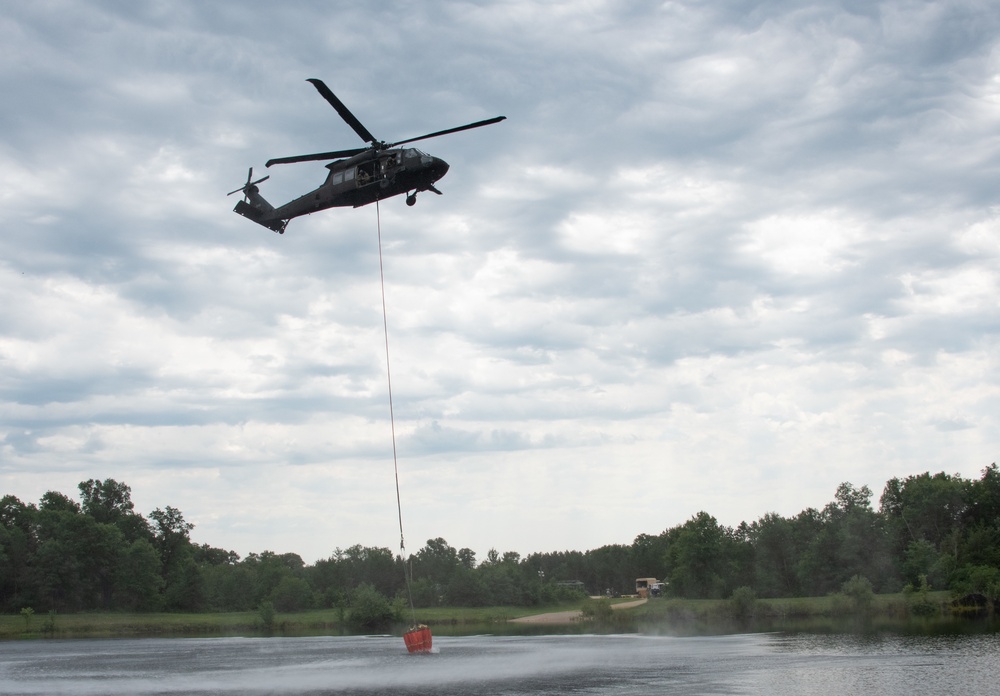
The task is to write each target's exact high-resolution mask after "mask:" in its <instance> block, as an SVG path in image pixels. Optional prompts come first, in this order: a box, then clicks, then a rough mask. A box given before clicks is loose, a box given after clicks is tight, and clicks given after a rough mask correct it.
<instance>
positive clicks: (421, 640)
mask: <svg viewBox="0 0 1000 696" xmlns="http://www.w3.org/2000/svg"><path fill="white" fill-rule="evenodd" d="M403 640H404V641H406V649H407V650H408V651H409V652H411V653H429V652H430V651H431V629H430V628H428V627H427V626H425V625H423V624H420V625H419V626H414V627H413V628H411V629H410V630H409V631H407V632H406V633H404V634H403Z"/></svg>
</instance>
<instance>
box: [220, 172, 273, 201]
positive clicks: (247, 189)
mask: <svg viewBox="0 0 1000 696" xmlns="http://www.w3.org/2000/svg"><path fill="white" fill-rule="evenodd" d="M270 178H271V177H270V175H268V176H265V177H264V178H262V179H257V181H250V180H251V179H253V167H250V171H248V172H247V182H246V183H245V184H243V185H242V186H240V187H239V188H238V189H236V190H235V191H230V192H229V193H227V194H226V195H227V196H231V195H233V194H234V193H239V192H240V191H242V192H243V200H244V201H246V200H249V197H250V190H251V189H252V188H253V187H255V186H256V185H257V184H259V183H260V182H262V181H267V180H268V179H270ZM255 193H256V192H255Z"/></svg>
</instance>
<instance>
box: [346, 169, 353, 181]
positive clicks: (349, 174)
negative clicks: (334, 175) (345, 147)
mask: <svg viewBox="0 0 1000 696" xmlns="http://www.w3.org/2000/svg"><path fill="white" fill-rule="evenodd" d="M353 178H354V170H353V169H348V170H347V171H345V172H344V181H350V180H351V179H353Z"/></svg>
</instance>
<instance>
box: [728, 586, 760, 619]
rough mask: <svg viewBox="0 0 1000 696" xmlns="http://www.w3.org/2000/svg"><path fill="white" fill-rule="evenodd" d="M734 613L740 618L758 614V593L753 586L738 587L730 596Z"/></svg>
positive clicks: (749, 617) (748, 617) (730, 604)
mask: <svg viewBox="0 0 1000 696" xmlns="http://www.w3.org/2000/svg"><path fill="white" fill-rule="evenodd" d="M729 606H730V608H731V609H732V612H733V615H734V616H736V617H737V618H739V619H751V618H753V617H754V616H756V615H757V593H756V592H754V591H753V588H750V587H747V586H746V585H744V586H743V587H737V588H736V589H735V590H733V594H732V596H730V598H729Z"/></svg>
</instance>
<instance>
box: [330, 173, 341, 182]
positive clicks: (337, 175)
mask: <svg viewBox="0 0 1000 696" xmlns="http://www.w3.org/2000/svg"><path fill="white" fill-rule="evenodd" d="M343 181H344V172H334V174H333V175H332V176H331V177H330V183H331V184H339V183H342V182H343Z"/></svg>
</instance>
